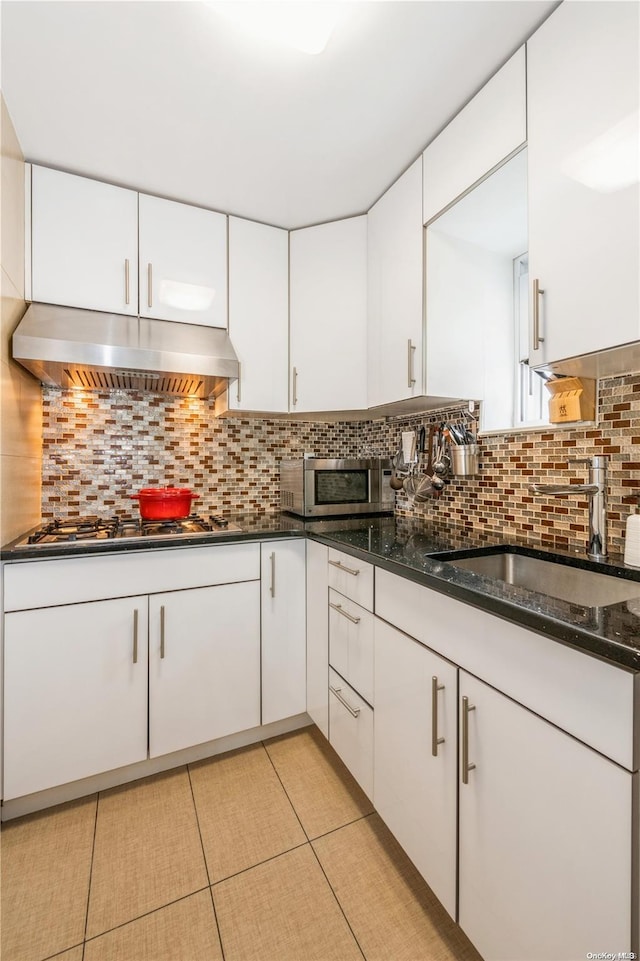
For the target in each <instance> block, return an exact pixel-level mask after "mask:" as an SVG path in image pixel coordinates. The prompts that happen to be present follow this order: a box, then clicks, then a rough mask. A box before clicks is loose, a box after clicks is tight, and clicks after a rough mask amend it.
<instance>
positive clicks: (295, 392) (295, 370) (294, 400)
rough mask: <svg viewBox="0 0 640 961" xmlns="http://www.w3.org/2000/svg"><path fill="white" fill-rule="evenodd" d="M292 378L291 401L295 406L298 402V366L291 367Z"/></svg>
mask: <svg viewBox="0 0 640 961" xmlns="http://www.w3.org/2000/svg"><path fill="white" fill-rule="evenodd" d="M292 380H293V384H292V391H293V397H292V400H291V403H292V405H293V406H294V407H295V406H296V404H297V403H298V368H297V367H294V368H293V375H292Z"/></svg>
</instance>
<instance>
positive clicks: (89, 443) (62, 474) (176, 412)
mask: <svg viewBox="0 0 640 961" xmlns="http://www.w3.org/2000/svg"><path fill="white" fill-rule="evenodd" d="M460 411H461V408H457V409H456V408H448V409H447V411H446V412H442V411H441V412H431V413H429V414H428V415H420V416H414V417H410V418H397V419H393V420H389V421H382V420H380V421H364V422H355V423H347V422H339V423H311V422H301V421H290V420H272V419H262V418H228V419H226V418H216V417H215V415H214V407H213V403H212V402H208V401H198V400H192V399H188V398H187V399H181V398H175V397H168V396H164V395H159V394H147V393H137V392H133V391H122V392H115V393H108V392H105V393H76V392H74V391H63V390H57V389H53V388H44V389H43V416H44V429H43V441H44V451H43V479H42V484H43V504H42V514H43V519H50V518H52V517H56V516H62V515H63V514H75V515H84V514H90V513H106V514H121V515H126V514H131V513H135V511H136V509H137V508H136V505H135V504H133V502H132V501H130V500H129V494H131V493H133V492H135V491H137V490H139V489H140V488H141V487H147V486H151V485H154V484H160V485H163V486H164V485H169V484H171V485H177V486H188V487H191V488H192V489H193V490H195V491H196V492H197V493H198V494H200V498H201V499H200V501H199V502H198V505H197V509H198V510H200V511H202V512H203V513H205V512H206V513H209V512H219V513H223V512H226V513H234V512H243V511H275V510H278V509H279V463H280V461H281V460H282V459H283V458H286V457H296V456H302V455H303V454H304V453H314V454H316V455H318V456H326V457H339V456H356V455H358V454H361V453H362V452H363V451H364V450H367V449H371V448H372V449H374V450H377V451H378V452H380V453H382V454H391V453H392V452H393V451H395V450H396V449H397V447H398V444H399V440H400V434H401V431H402V430H407V429H410V428H412V427H415V426H419V425H421V424H425V425H427V426H428V425H429V423H436V422H439V421H440V420H448V419H453V418H456V417H457V418H458V419H459V417H460ZM479 449H480V468H479V472H478V474H477V476H475V477H466V478H452V479H451V482H450V483H449V485H448V486H447V487H446V488H445V490H444V491H443V493H442V495H441V496H440V497H438V498H437V499H432V500H430V501H429V502H427V503H426V504H423V505H420V506H417V505H416V506H415V507H412V506H411V505H410V504H409V503H408V501H407V498H406V496H405V495H404V493H402V492H401V493H399V494H398V495H397V501H396V506H397V511H398V512H399V513H400V514H403V515H411V516H417V517H420V518H424V520H425V522H427V523H434V524H437V525H438V526H440V525H442V524H455V525H456V527H460V528H467V529H473V530H475V531H476V534H477V533H478V532H479V531H480V532H482V531H486V532H487V534H488V535H495V534H496V533H500V532H502V531H504V530H505V529H507V530H508V531H510V532H513V533H517V532H520V533H521V534H522V535H523V536H525V537H526V538H527V539H529V540H531V541H532V542H536V543H539V544H543V545H546V546H549V547H553V546H557V547H565V548H567V547H568V548H575V549H576V550H582V549H583V548H584V544H585V542H586V537H587V529H588V518H587V510H588V505H587V500H586V499H585V498H583V497H580V496H576V497H571V498H568V497H563V498H551V497H541V496H536V495H533V494H530V493H529V491H528V485H529V484H531V483H533V482H534V481H542V482H544V483H567V482H568V481H569V480H571V479H574V480H576V481H577V480H586V476H587V473H586V471H587V468H586V466H583V465H573V464H572V465H568V466H567V460H568V459H569V458H576V457H591V456H593V455H594V454H606V455H608V456H609V457H610V459H611V462H610V469H609V523H610V530H609V543H610V549H611V550H612V551H617V552H620V551H622V550H623V548H624V540H623V534H624V526H625V523H626V518H627V516H628V514H629V513H630V512H631V511H632V510H633V505H635V503H636V498H637V497H638V496H639V495H640V374H634V375H627V376H623V377H614V378H608V379H606V380H603V381H601V383H600V391H599V425H598V426H597V427H579V428H575V429H564V430H554V429H549V430H544V431H531V432H529V433H519V434H499V435H492V436H487V437H483V438H480V448H479Z"/></svg>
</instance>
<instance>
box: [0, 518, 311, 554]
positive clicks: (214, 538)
mask: <svg viewBox="0 0 640 961" xmlns="http://www.w3.org/2000/svg"><path fill="white" fill-rule="evenodd" d="M225 516H227V519H228V520H229V521H233V522H234V523H235V524H237V525H238V527H240V528H242V530H241V531H231V532H230V533H228V534H221V533H217V534H195V535H194V536H193V537H191V536H188V535H185V534H179V535H176V536H175V537H172V536H171V535H163V536H162V537H144V538H133V537H123V538H116V539H115V540H108V539H106V540H91V541H75V542H74V543H72V544H68V543H67V544H26V543H24V542H25V538H26V537H27V536H28V535H29V534H30V533H32V531H27V532H26V533H25V534H22V535H21V536H20V537H17V538H16V539H15V540H13V541H10V542H9V543H8V544H5V545H4V547H2V548H0V561H37V560H43V559H45V558H48V559H51V558H55V557H58V558H59V557H87V556H88V555H91V554H121V553H124V552H126V551H146V550H154V549H156V548H158V547H162V548H174V547H205V546H210V545H212V544H237V543H238V542H242V541H257V540H264V538H265V537H273V538H274V539H275V538H279V537H300V536H304V533H305V524H304V521H300V520H297V519H296V518H295V517H288V516H287V515H285V514H280V513H253V514H236V515H233V516H231V515H225ZM33 530H36V528H33Z"/></svg>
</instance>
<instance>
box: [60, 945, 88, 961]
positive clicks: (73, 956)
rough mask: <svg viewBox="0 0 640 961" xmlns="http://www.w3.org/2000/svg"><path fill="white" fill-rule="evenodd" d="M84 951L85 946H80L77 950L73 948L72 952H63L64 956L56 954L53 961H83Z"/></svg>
mask: <svg viewBox="0 0 640 961" xmlns="http://www.w3.org/2000/svg"><path fill="white" fill-rule="evenodd" d="M82 951H83V945H82V944H79V945H78V947H77V948H71V950H70V951H63V952H62V954H56V956H55V959H53V961H82Z"/></svg>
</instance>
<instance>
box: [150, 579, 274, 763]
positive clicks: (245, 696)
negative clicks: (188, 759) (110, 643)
mask: <svg viewBox="0 0 640 961" xmlns="http://www.w3.org/2000/svg"><path fill="white" fill-rule="evenodd" d="M259 724H260V582H259V581H246V582H243V583H239V584H224V585H221V586H219V587H201V588H196V589H195V590H187V591H172V592H171V593H168V594H156V595H154V596H153V597H151V598H150V601H149V754H150V757H158V756H159V755H162V754H169V753H170V752H171V751H179V750H181V749H182V748H186V747H192V746H193V745H195V744H202V743H203V742H204V741H211V740H214V739H215V738H219V737H224V736H225V735H227V734H235V733H236V732H238V731H245V730H247V729H248V728H252V727H257V726H258V725H259Z"/></svg>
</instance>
